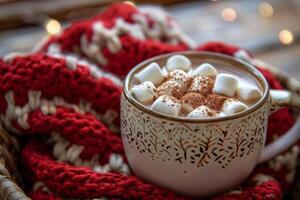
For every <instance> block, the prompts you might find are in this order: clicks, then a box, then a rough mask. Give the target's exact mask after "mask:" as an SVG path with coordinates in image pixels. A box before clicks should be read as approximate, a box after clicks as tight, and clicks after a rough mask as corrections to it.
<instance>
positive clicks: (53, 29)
mask: <svg viewBox="0 0 300 200" xmlns="http://www.w3.org/2000/svg"><path fill="white" fill-rule="evenodd" d="M45 28H46V31H47V32H48V33H49V34H51V35H54V34H58V33H60V31H61V25H60V23H59V21H57V20H55V19H50V20H47V21H46V23H45Z"/></svg>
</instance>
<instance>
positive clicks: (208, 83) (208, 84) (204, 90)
mask: <svg viewBox="0 0 300 200" xmlns="http://www.w3.org/2000/svg"><path fill="white" fill-rule="evenodd" d="M213 85H214V80H213V79H211V78H209V77H207V76H196V77H195V78H194V79H193V80H192V83H191V85H190V87H189V90H188V92H197V93H200V94H202V95H203V96H206V95H208V94H209V93H211V91H212V88H213Z"/></svg>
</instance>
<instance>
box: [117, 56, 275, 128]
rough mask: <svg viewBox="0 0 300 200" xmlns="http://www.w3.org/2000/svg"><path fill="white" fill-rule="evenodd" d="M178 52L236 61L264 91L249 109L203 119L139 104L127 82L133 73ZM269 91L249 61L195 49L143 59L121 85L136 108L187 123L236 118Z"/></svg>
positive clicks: (129, 81)
mask: <svg viewBox="0 0 300 200" xmlns="http://www.w3.org/2000/svg"><path fill="white" fill-rule="evenodd" d="M178 54H180V55H185V56H187V57H188V56H189V55H194V56H197V55H198V56H199V55H201V56H207V57H208V58H209V57H214V58H219V59H221V60H222V61H225V62H227V63H228V62H229V61H230V62H233V63H236V64H238V65H235V67H238V68H241V67H243V70H246V71H248V72H249V73H250V74H251V75H252V76H254V77H255V78H256V79H257V80H258V81H259V83H260V84H261V86H262V87H263V89H264V93H263V95H262V97H261V99H260V100H259V101H258V102H256V104H254V105H253V106H252V107H250V108H249V109H247V110H245V111H242V112H239V113H236V114H233V115H228V116H222V117H214V118H204V119H194V118H187V117H181V116H171V115H166V114H163V113H160V112H156V111H153V110H151V109H149V108H147V107H146V106H144V105H143V104H141V103H140V102H138V101H137V100H136V99H135V98H134V97H133V96H132V95H131V93H130V90H129V84H130V83H131V80H132V79H133V78H134V75H135V74H136V73H137V71H140V70H141V69H142V68H144V67H146V66H147V65H148V64H150V63H151V62H156V61H158V60H160V59H163V58H167V57H169V56H172V55H178ZM269 92H270V88H269V84H268V83H267V80H266V78H265V77H264V76H263V75H262V73H261V72H260V71H259V70H258V69H257V68H256V67H254V66H253V65H251V64H250V63H247V62H245V61H243V60H241V59H237V58H234V57H233V56H229V55H226V54H222V53H215V52H209V51H196V50H187V51H176V52H171V53H165V54H160V55H157V56H154V57H151V58H148V59H146V60H144V61H143V62H141V63H139V64H137V65H136V66H135V67H133V68H132V69H131V70H130V72H129V73H128V74H127V76H126V78H125V81H124V85H123V94H124V97H125V98H126V99H127V100H128V101H129V102H130V103H131V104H132V105H133V106H134V107H136V108H137V109H139V110H142V111H143V112H145V113H148V114H149V115H151V116H155V117H158V118H162V119H167V120H172V121H178V122H188V123H209V122H219V121H227V120H232V119H236V118H240V117H242V116H245V115H248V114H250V113H252V112H254V111H256V110H257V109H259V108H260V107H261V106H263V105H264V103H265V102H266V101H267V100H268V97H269Z"/></svg>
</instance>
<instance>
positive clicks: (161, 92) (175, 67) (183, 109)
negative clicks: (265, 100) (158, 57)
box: [131, 55, 261, 119]
mask: <svg viewBox="0 0 300 200" xmlns="http://www.w3.org/2000/svg"><path fill="white" fill-rule="evenodd" d="M135 79H136V82H138V83H137V84H135V85H134V86H133V87H132V89H131V94H132V95H133V97H134V98H135V99H136V100H137V101H138V102H140V103H142V104H143V105H145V106H147V107H149V108H150V109H151V110H153V111H156V112H159V113H162V114H166V115H172V116H181V117H187V118H196V119H198V118H199V119H203V118H212V117H222V116H228V115H232V114H235V113H238V112H242V111H244V110H246V109H248V106H247V105H246V104H248V105H249V103H253V102H256V101H257V100H258V99H260V97H261V92H260V91H259V89H258V88H256V87H255V86H252V85H245V84H244V85H243V84H239V81H238V79H237V78H235V77H234V76H233V75H231V74H227V73H219V74H218V71H217V69H216V68H215V67H214V66H212V65H211V64H209V63H203V64H201V65H200V66H198V67H196V68H195V69H192V63H191V61H190V60H189V59H188V58H187V57H185V56H183V55H174V56H171V57H170V58H168V60H167V62H166V65H165V67H164V68H161V67H160V66H159V65H158V64H157V63H155V62H153V63H151V64H149V65H148V66H146V67H145V68H144V69H142V70H141V71H139V72H138V73H136V74H135Z"/></svg>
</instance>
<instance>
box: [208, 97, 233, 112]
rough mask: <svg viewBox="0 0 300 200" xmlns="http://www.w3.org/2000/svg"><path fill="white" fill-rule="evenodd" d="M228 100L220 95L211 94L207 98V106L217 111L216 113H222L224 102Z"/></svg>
mask: <svg viewBox="0 0 300 200" xmlns="http://www.w3.org/2000/svg"><path fill="white" fill-rule="evenodd" d="M227 99H228V97H226V96H223V95H220V94H209V95H208V96H207V97H206V102H205V104H206V105H207V106H208V107H209V108H211V109H213V110H215V111H220V110H221V109H222V107H223V104H224V102H225V101H226V100H227Z"/></svg>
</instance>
